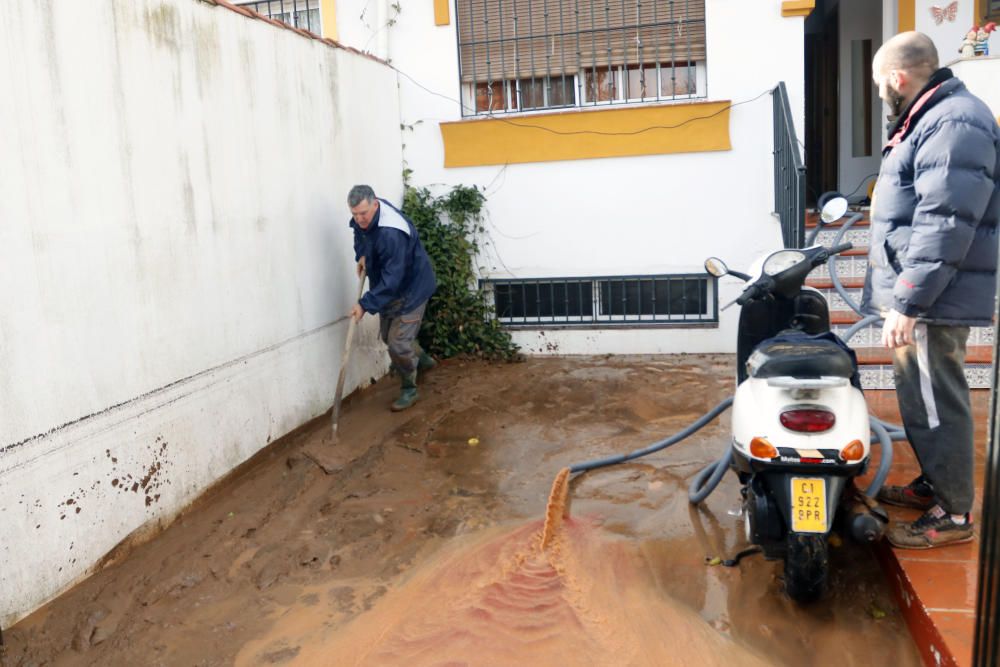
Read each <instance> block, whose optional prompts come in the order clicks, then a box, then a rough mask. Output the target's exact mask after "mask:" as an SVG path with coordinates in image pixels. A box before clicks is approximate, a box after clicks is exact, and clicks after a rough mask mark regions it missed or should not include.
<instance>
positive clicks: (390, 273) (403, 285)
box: [351, 199, 437, 317]
mask: <svg viewBox="0 0 1000 667" xmlns="http://www.w3.org/2000/svg"><path fill="white" fill-rule="evenodd" d="M351 228H352V229H353V230H354V261H355V262H357V261H359V260H360V259H361V258H362V257H364V258H365V270H366V271H367V272H368V291H367V292H365V294H364V296H362V297H361V301H360V303H361V307H362V308H364V309H365V312H368V313H379V314H381V315H385V316H387V317H397V316H399V315H405V314H406V313H409V312H410V311H412V310H414V309H415V308H417V307H419V306H420V305H421V304H423V303H424V302H425V301H427V300H428V299H429V298H431V295H432V294H434V289H435V288H436V287H437V282H436V281H435V279H434V269H433V268H432V267H431V261H430V258H429V257H428V256H427V252H426V251H425V250H424V246H423V245H422V244H421V243H420V237H419V236H418V235H417V229H416V227H414V226H413V223H412V222H411V221H410V220H409V219H408V218H407V217H406V216H405V215H403V214H402V213H401V212H400V211H399V209H397V208H396V207H395V206H393V205H392V204H390V203H389V202H387V201H386V200H384V199H379V210H378V213H376V214H375V218H374V219H373V220H372V223H371V224H370V225H368V229H361V227H359V226H358V224H357V223H356V222H354V220H353V219H352V220H351Z"/></svg>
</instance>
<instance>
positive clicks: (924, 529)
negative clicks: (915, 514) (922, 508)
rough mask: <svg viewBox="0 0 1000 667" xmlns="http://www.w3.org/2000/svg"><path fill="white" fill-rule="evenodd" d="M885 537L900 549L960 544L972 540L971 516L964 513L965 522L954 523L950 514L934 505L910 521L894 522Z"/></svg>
mask: <svg viewBox="0 0 1000 667" xmlns="http://www.w3.org/2000/svg"><path fill="white" fill-rule="evenodd" d="M886 537H888V538H889V542H891V543H892V546H894V547H898V548H900V549H931V548H933V547H943V546H946V545H948V544H961V543H962V542H969V541H970V540H972V537H973V530H972V518H971V517H970V516H969V515H968V514H966V515H965V523H955V521H954V520H953V519H952V518H951V515H950V514H948V513H946V512H945V511H944V510H943V509H941V507H940V506H939V505H935V506H934V507H932V508H931V509H929V510H927V512H925V513H924V515H923V516H922V517H920V518H919V519H917V520H916V521H914V522H912V523H896V524H894V525H893V526H892V528H890V529H889V534H888V535H886Z"/></svg>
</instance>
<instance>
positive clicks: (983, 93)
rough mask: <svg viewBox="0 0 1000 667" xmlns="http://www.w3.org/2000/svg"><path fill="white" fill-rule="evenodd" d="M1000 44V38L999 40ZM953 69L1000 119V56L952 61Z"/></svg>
mask: <svg viewBox="0 0 1000 667" xmlns="http://www.w3.org/2000/svg"><path fill="white" fill-rule="evenodd" d="M997 43H998V44H1000V39H998V40H997ZM951 69H952V71H953V72H954V73H955V76H957V77H958V78H959V79H961V80H962V81H963V82H964V83H965V85H966V87H967V88H968V89H969V90H970V91H971V92H972V94H973V95H976V96H977V97H979V98H980V99H981V100H982V101H983V102H986V105H987V106H988V107H989V108H990V110H991V111H993V115H994V116H996V117H997V119H998V120H1000V85H998V82H1000V56H981V57H979V58H967V59H965V60H960V61H959V62H956V63H952V64H951Z"/></svg>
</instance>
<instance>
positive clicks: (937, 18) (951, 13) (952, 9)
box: [931, 0, 958, 25]
mask: <svg viewBox="0 0 1000 667" xmlns="http://www.w3.org/2000/svg"><path fill="white" fill-rule="evenodd" d="M957 16H958V0H953V2H951V3H950V4H949V5H947V6H946V7H939V6H937V5H931V18H933V19H934V25H941V24H942V23H944V22H945V21H949V22H951V23H954V22H955V18H956V17H957Z"/></svg>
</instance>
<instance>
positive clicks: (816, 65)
mask: <svg viewBox="0 0 1000 667" xmlns="http://www.w3.org/2000/svg"><path fill="white" fill-rule="evenodd" d="M838 10H839V8H838V3H837V2H836V0H818V1H817V2H816V8H815V9H814V10H813V12H812V14H810V15H809V17H808V18H807V19H806V24H805V59H806V62H805V98H806V99H805V123H806V133H805V134H806V140H805V153H806V201H807V203H808V204H809V205H810V206H812V205H814V204H815V203H816V199H817V198H818V197H819V195H820V194H822V193H823V192H826V191H828V190H836V189H837V184H838V178H839V176H838V150H839V145H840V143H839V140H838V130H837V125H838V106H837V80H838V67H839V58H840V53H839V46H838V44H839V39H840V34H839V32H840V31H839V28H838V23H839V21H838V18H839V17H838Z"/></svg>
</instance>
